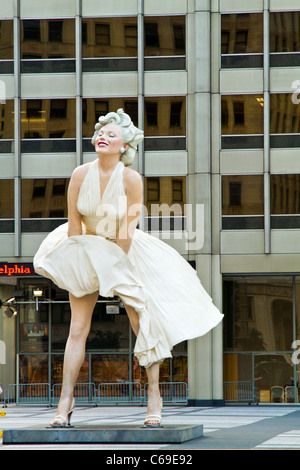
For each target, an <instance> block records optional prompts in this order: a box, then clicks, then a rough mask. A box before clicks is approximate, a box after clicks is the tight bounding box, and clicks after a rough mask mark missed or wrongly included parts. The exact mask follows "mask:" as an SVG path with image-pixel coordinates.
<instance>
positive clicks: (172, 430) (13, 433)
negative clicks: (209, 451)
mask: <svg viewBox="0 0 300 470" xmlns="http://www.w3.org/2000/svg"><path fill="white" fill-rule="evenodd" d="M201 436H203V425H202V424H200V425H194V426H191V425H165V426H161V427H160V428H145V427H143V426H138V425H118V426H116V425H111V426H107V425H106V426H101V425H94V426H93V425H78V426H74V427H71V428H60V429H53V428H49V427H41V426H32V427H29V428H26V429H10V430H6V431H5V430H4V431H3V445H5V444H10V445H11V444H45V443H47V444H54V443H55V444H60V443H61V444H66V443H69V444H74V443H77V444H78V443H85V444H87V443H90V444H95V443H106V444H113V443H115V444H117V443H118V444H119V443H136V444H141V443H143V444H154V443H165V444H167V443H169V444H174V443H183V442H186V441H190V440H192V439H197V438H199V437H201Z"/></svg>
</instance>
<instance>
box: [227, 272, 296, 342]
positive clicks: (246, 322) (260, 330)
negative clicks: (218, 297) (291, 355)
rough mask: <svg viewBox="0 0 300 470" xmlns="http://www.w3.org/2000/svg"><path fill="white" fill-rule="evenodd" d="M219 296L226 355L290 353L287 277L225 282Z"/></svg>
mask: <svg viewBox="0 0 300 470" xmlns="http://www.w3.org/2000/svg"><path fill="white" fill-rule="evenodd" d="M223 295H224V304H223V310H224V314H225V319H226V321H225V323H224V328H225V330H224V334H225V339H224V341H225V350H226V351H290V350H291V345H292V342H293V286H292V278H291V277H288V276H286V277H279V276H276V277H256V276H253V277H240V278H238V277H236V278H226V279H224V284H223Z"/></svg>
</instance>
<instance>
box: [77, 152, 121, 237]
mask: <svg viewBox="0 0 300 470" xmlns="http://www.w3.org/2000/svg"><path fill="white" fill-rule="evenodd" d="M123 170H124V164H123V162H119V163H118V164H117V165H116V167H115V168H114V170H113V172H112V174H111V177H110V179H109V181H108V183H107V185H106V188H105V190H104V193H103V195H102V198H101V192H100V173H99V166H98V159H97V160H95V161H93V162H92V163H91V165H90V167H89V169H88V171H87V174H86V175H85V177H84V180H83V182H82V184H81V187H80V190H79V194H78V200H77V209H78V211H79V213H80V214H81V215H82V221H83V224H84V229H85V230H84V231H85V233H86V234H90V235H101V236H103V237H104V238H108V239H111V240H115V239H116V237H117V233H118V229H119V226H120V223H121V220H122V219H123V217H124V215H125V213H126V209H127V198H126V194H125V190H124V186H123Z"/></svg>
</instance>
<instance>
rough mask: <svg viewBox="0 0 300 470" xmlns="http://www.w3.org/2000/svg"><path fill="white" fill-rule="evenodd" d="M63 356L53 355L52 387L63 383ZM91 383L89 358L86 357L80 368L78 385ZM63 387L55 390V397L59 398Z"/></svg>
mask: <svg viewBox="0 0 300 470" xmlns="http://www.w3.org/2000/svg"><path fill="white" fill-rule="evenodd" d="M63 363H64V355H63V354H52V355H51V385H53V384H61V383H62V374H63ZM88 382H89V361H88V357H87V356H85V358H84V361H83V363H82V366H81V368H80V371H79V374H78V377H77V380H76V383H88ZM60 391H61V387H56V388H55V390H54V397H55V398H57V399H58V398H59V395H60Z"/></svg>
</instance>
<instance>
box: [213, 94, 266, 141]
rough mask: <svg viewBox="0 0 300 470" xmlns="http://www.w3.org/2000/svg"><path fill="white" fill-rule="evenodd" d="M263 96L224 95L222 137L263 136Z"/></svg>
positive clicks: (222, 99) (222, 101) (222, 103)
mask: <svg viewBox="0 0 300 470" xmlns="http://www.w3.org/2000/svg"><path fill="white" fill-rule="evenodd" d="M263 105H264V99H263V95H250V94H249V95H222V98H221V113H222V114H221V118H222V135H226V134H227V135H228V134H230V135H233V134H263V131H264V127H263V126H264V112H263Z"/></svg>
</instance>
